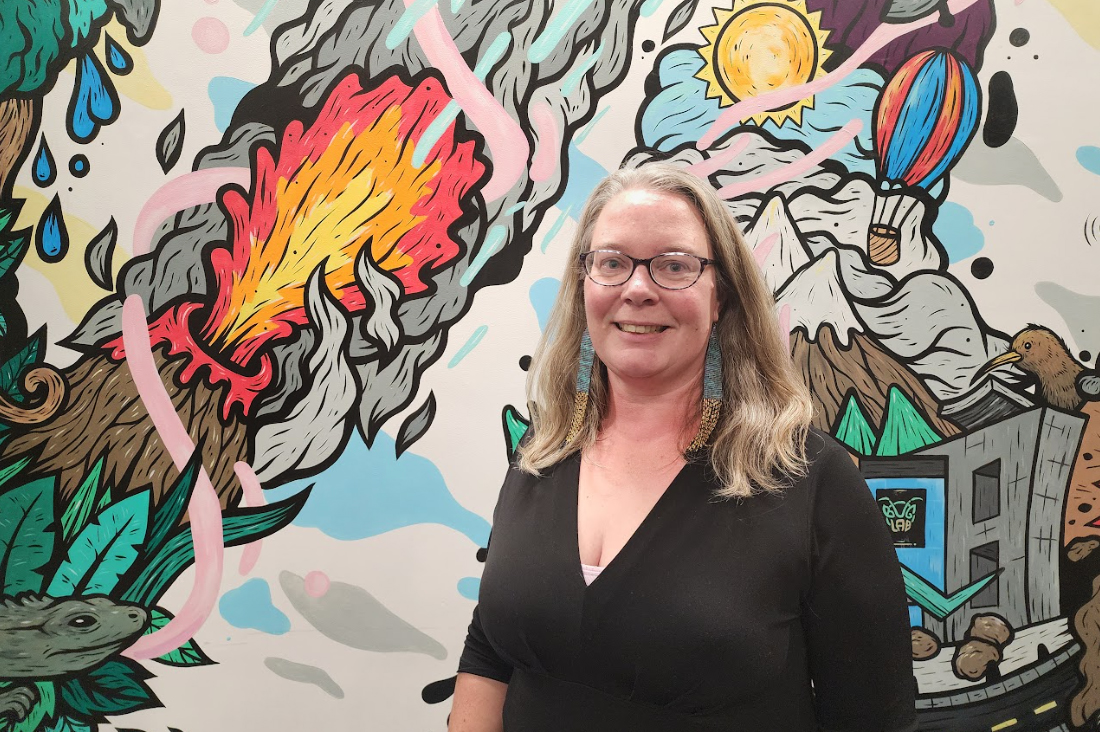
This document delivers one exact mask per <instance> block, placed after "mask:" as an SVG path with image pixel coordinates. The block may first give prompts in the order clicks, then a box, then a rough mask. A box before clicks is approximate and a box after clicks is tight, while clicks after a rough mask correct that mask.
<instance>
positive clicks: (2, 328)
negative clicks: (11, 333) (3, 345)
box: [0, 313, 8, 338]
mask: <svg viewBox="0 0 1100 732" xmlns="http://www.w3.org/2000/svg"><path fill="white" fill-rule="evenodd" d="M7 334H8V319H7V318H5V317H4V314H3V313H0V338H3V337H4V336H6V335H7Z"/></svg>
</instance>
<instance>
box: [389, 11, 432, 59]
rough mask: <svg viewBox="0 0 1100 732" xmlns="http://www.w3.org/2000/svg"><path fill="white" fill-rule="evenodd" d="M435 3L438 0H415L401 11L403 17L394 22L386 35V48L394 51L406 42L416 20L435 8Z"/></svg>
mask: <svg viewBox="0 0 1100 732" xmlns="http://www.w3.org/2000/svg"><path fill="white" fill-rule="evenodd" d="M435 5H436V0H414V2H413V4H412V5H410V6H408V7H407V8H405V12H403V13H401V17H400V18H398V19H397V22H396V23H394V24H393V28H390V32H389V33H388V34H387V35H386V48H388V49H390V50H391V51H392V50H393V49H395V48H397V47H398V46H400V45H401V44H402V43H404V42H405V39H406V38H408V37H409V34H410V33H412V30H413V26H415V25H416V22H417V21H418V20H420V19H421V18H423V17H424V14H425V13H427V12H428V11H429V10H431V9H432V8H434V7H435Z"/></svg>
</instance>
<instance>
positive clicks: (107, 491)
mask: <svg viewBox="0 0 1100 732" xmlns="http://www.w3.org/2000/svg"><path fill="white" fill-rule="evenodd" d="M110 505H111V486H107V487H106V488H104V489H103V495H102V496H101V497H100V499H99V505H98V506H96V507H95V512H96V513H99V512H101V511H102V510H103V509H105V508H107V506H110Z"/></svg>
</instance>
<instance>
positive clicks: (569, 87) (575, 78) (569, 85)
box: [561, 43, 604, 97]
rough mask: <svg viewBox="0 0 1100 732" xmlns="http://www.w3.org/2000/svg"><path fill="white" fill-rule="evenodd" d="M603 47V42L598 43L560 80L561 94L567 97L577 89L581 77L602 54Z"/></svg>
mask: <svg viewBox="0 0 1100 732" xmlns="http://www.w3.org/2000/svg"><path fill="white" fill-rule="evenodd" d="M603 47H604V44H603V43H600V45H599V46H597V47H596V50H595V51H593V52H592V54H591V55H590V56H589V57H588V58H586V59H585V60H584V61H581V62H580V63H579V64H577V66H576V67H575V68H574V69H573V70H572V71H570V72H569V75H568V76H566V77H565V79H563V80H562V82H561V93H562V96H566V97H567V96H569V95H570V94H572V93H573V92H575V91H576V90H577V87H578V86H580V83H581V79H583V78H584V75H585V74H587V73H588V72H589V70H590V69H591V68H592V67H593V66H595V65H596V62H597V61H599V60H600V56H602V55H603Z"/></svg>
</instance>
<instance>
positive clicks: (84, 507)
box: [61, 457, 103, 541]
mask: <svg viewBox="0 0 1100 732" xmlns="http://www.w3.org/2000/svg"><path fill="white" fill-rule="evenodd" d="M102 474H103V457H100V458H99V460H97V461H96V463H95V465H93V466H92V469H91V471H89V473H88V474H87V475H86V476H84V480H83V481H81V483H80V487H79V488H77V489H76V493H75V494H73V497H72V500H70V501H69V505H68V506H66V507H65V512H64V513H63V514H61V532H62V534H63V535H64V537H65V541H69V540H70V539H72V538H73V537H74V536H76V535H77V533H78V532H80V530H81V529H83V528H84V527H85V526H87V525H88V519H89V518H91V516H92V509H93V508H95V502H96V497H97V496H98V495H99V481H100V476H101V475H102Z"/></svg>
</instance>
